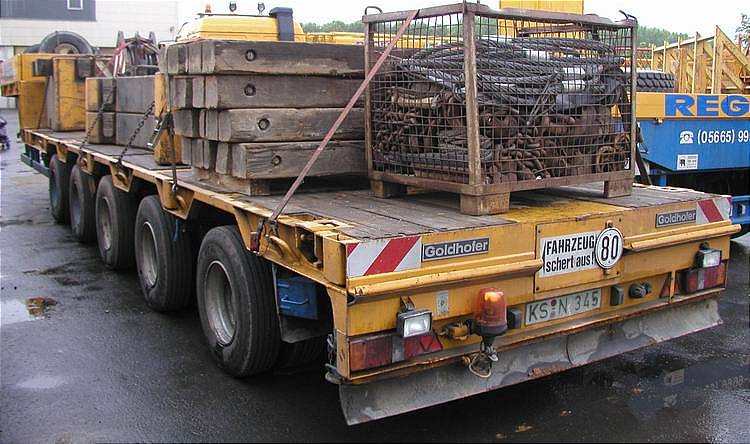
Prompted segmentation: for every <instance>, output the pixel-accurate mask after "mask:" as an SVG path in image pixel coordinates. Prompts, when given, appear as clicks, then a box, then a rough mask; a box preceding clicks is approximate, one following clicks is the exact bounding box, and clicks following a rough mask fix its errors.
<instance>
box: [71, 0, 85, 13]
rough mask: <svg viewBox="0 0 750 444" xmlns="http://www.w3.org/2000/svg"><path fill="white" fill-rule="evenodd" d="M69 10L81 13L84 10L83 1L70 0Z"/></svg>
mask: <svg viewBox="0 0 750 444" xmlns="http://www.w3.org/2000/svg"><path fill="white" fill-rule="evenodd" d="M68 9H74V10H79V11H80V10H81V9H83V0H68Z"/></svg>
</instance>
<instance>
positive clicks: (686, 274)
mask: <svg viewBox="0 0 750 444" xmlns="http://www.w3.org/2000/svg"><path fill="white" fill-rule="evenodd" d="M726 280H727V263H726V262H721V263H719V265H717V266H715V267H708V268H689V269H687V270H682V271H679V272H678V273H677V289H679V292H680V293H682V294H686V293H695V292H696V291H700V290H706V289H709V288H714V287H721V286H723V285H724V284H725V283H726Z"/></svg>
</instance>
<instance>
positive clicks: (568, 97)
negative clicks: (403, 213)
mask: <svg viewBox="0 0 750 444" xmlns="http://www.w3.org/2000/svg"><path fill="white" fill-rule="evenodd" d="M406 18H407V13H388V14H377V15H366V16H365V17H364V21H365V23H366V32H367V37H366V44H367V51H366V60H367V67H368V69H369V68H371V67H372V66H373V64H374V62H375V60H377V59H378V58H379V57H380V55H381V54H382V53H383V51H384V49H385V48H386V46H387V45H388V43H389V42H390V41H391V40H392V39H393V37H394V35H395V34H396V31H397V30H398V29H399V28H400V27H401V25H402V24H403V23H404V21H405V20H406ZM635 26H636V22H635V21H634V20H624V21H621V22H612V21H610V20H608V19H603V18H600V17H597V16H584V15H573V14H561V13H549V12H542V11H527V10H513V9H503V10H500V11H494V10H491V9H489V8H488V7H486V6H483V5H478V4H456V5H449V6H443V7H436V8H429V9H423V10H421V11H420V13H419V14H418V15H417V16H416V18H415V19H414V20H413V21H412V22H411V23H410V24H409V26H408V28H407V29H406V32H405V33H404V35H403V36H402V37H401V39H400V40H399V41H398V42H397V44H396V47H395V48H394V49H393V51H392V52H391V54H390V55H389V56H388V58H387V60H386V62H385V64H384V65H383V66H382V68H381V69H380V70H379V72H378V73H377V75H376V76H375V78H374V79H373V81H372V82H371V83H370V86H369V90H368V95H367V109H368V121H367V125H368V128H367V145H368V161H369V163H370V177H371V179H374V180H382V181H385V182H393V183H399V184H405V185H416V186H420V187H425V188H432V189H438V190H446V191H453V192H457V193H461V194H462V195H474V196H476V195H490V194H502V193H509V192H511V191H517V190H522V189H533V188H542V187H546V186H554V185H565V184H572V183H582V182H592V181H599V180H614V179H618V180H621V181H622V182H623V183H624V181H625V180H627V179H630V180H631V181H632V177H633V171H632V169H631V165H632V163H631V159H632V157H633V154H634V147H635V143H634V141H635V137H634V135H635V132H634V128H633V127H632V125H631V123H632V111H633V104H632V102H631V97H634V91H633V82H632V78H633V76H634V75H635V73H634V67H632V66H630V63H631V61H632V60H635V58H634V57H633V52H634V50H635V48H634V45H633V42H634V41H635Z"/></svg>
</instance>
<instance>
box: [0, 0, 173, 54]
mask: <svg viewBox="0 0 750 444" xmlns="http://www.w3.org/2000/svg"><path fill="white" fill-rule="evenodd" d="M178 6H179V1H177V0H98V1H97V2H96V22H79V21H54V20H28V19H0V45H2V46H31V45H34V44H36V43H39V42H40V41H41V40H42V38H44V36H46V35H47V34H49V33H51V32H53V31H73V32H76V33H78V34H81V35H82V36H83V37H85V38H86V40H88V41H89V43H91V44H92V45H94V46H99V47H109V48H111V47H114V46H115V42H116V39H117V31H123V32H124V33H125V36H126V37H132V36H133V34H134V33H135V32H136V31H138V32H140V34H141V35H142V36H145V37H148V33H149V31H154V32H155V33H156V38H157V39H158V40H159V41H161V40H172V39H174V36H175V33H176V31H177V26H178V23H177V20H178V19H177V17H178Z"/></svg>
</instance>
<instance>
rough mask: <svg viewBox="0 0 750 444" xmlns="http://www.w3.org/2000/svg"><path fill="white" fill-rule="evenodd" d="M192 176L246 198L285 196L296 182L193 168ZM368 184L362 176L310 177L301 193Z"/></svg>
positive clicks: (301, 188) (363, 187)
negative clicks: (246, 177)
mask: <svg viewBox="0 0 750 444" xmlns="http://www.w3.org/2000/svg"><path fill="white" fill-rule="evenodd" d="M192 176H193V177H194V178H196V179H198V180H200V181H201V182H205V183H208V184H211V185H214V186H216V187H217V189H220V190H221V191H222V192H226V191H230V192H235V193H241V194H244V195H246V196H270V195H283V194H285V193H286V192H287V190H288V189H289V187H290V186H291V185H292V182H293V181H294V179H293V178H283V179H238V178H236V177H233V176H231V175H228V174H220V173H217V172H216V171H213V170H207V169H205V168H196V167H193V168H192ZM366 188H367V182H366V181H365V180H364V178H362V177H361V176H351V175H345V176H333V177H308V178H306V179H305V181H304V183H303V184H302V185H301V186H300V189H299V192H300V193H307V192H322V191H331V190H348V189H366Z"/></svg>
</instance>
